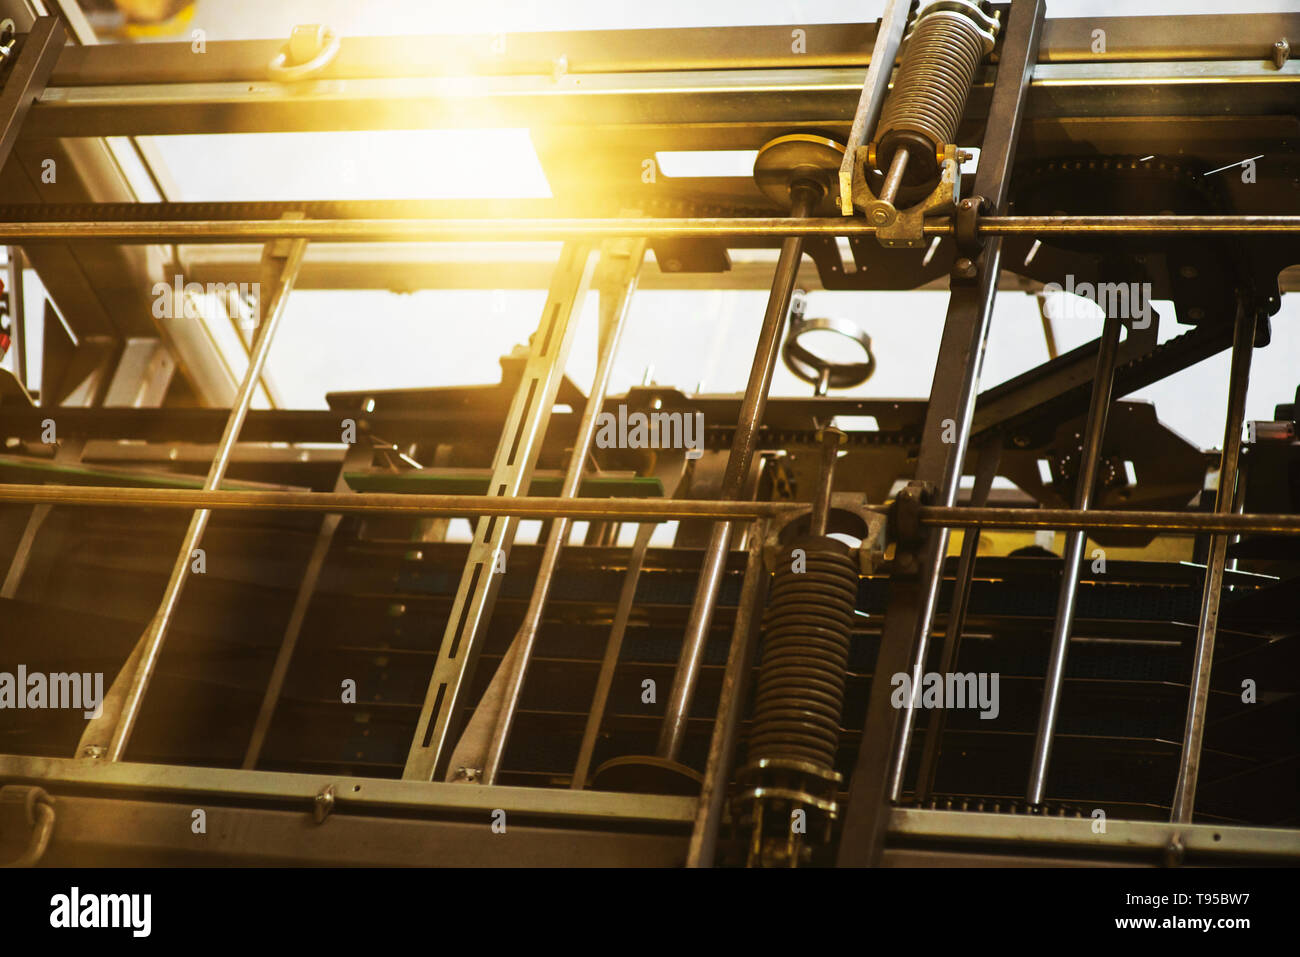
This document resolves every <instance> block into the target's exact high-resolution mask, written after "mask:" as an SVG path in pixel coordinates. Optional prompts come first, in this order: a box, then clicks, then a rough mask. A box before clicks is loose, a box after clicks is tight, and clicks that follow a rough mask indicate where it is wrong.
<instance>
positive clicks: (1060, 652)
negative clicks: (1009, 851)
mask: <svg viewBox="0 0 1300 957" xmlns="http://www.w3.org/2000/svg"><path fill="white" fill-rule="evenodd" d="M1121 325H1122V323H1121V322H1120V320H1119V317H1118V316H1107V317H1106V322H1105V324H1104V325H1103V326H1102V331H1101V344H1100V347H1099V348H1098V349H1097V375H1096V377H1095V378H1094V379H1093V383H1092V402H1091V404H1090V405H1089V407H1088V424H1087V425H1086V426H1085V427H1084V436H1083V448H1082V449H1081V451H1080V455H1079V473H1078V475H1076V476H1075V486H1074V507H1075V509H1077V510H1078V511H1080V512H1083V511H1087V510H1088V509H1089V508H1091V507H1092V496H1093V488H1094V486H1096V484H1097V471H1098V467H1099V465H1100V463H1101V446H1102V443H1103V442H1104V441H1105V439H1106V418H1107V414H1108V412H1109V411H1110V394H1111V390H1112V386H1113V384H1114V381H1115V357H1116V356H1117V355H1118V353H1119V331H1120V327H1121ZM1087 543H1088V533H1087V532H1085V531H1083V530H1082V529H1073V530H1071V531H1070V532H1068V533H1067V534H1066V536H1065V550H1064V552H1063V556H1062V557H1063V558H1064V562H1063V563H1062V567H1061V585H1060V590H1059V591H1058V592H1057V596H1056V620H1055V621H1054V622H1053V623H1052V640H1051V645H1050V648H1051V652H1050V657H1049V659H1048V663H1047V670H1046V672H1045V674H1044V675H1043V703H1042V706H1041V708H1040V710H1039V714H1038V734H1037V736H1036V737H1035V738H1034V760H1033V765H1032V766H1031V768H1030V770H1029V788H1028V800H1029V803H1030V804H1042V803H1043V792H1044V791H1045V790H1046V788H1047V767H1048V764H1049V763H1050V762H1051V759H1052V735H1053V734H1054V733H1055V731H1056V718H1057V715H1058V713H1059V712H1060V707H1061V685H1062V683H1063V682H1064V681H1065V659H1066V656H1067V655H1068V653H1069V650H1070V632H1071V630H1072V629H1073V628H1074V609H1075V598H1076V597H1077V595H1078V590H1079V567H1080V566H1081V565H1082V564H1083V550H1084V547H1085V546H1086V545H1087Z"/></svg>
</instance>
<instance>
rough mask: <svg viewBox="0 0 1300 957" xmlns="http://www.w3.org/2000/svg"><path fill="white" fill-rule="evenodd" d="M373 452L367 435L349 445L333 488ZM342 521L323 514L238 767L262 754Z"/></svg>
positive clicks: (342, 487)
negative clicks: (251, 731)
mask: <svg viewBox="0 0 1300 957" xmlns="http://www.w3.org/2000/svg"><path fill="white" fill-rule="evenodd" d="M373 454H374V450H373V447H372V443H371V441H370V438H369V436H366V437H365V438H363V439H362V442H359V443H357V444H354V445H352V446H350V447H349V448H348V452H347V455H345V456H344V458H343V462H342V463H341V464H340V465H339V474H338V477H337V478H336V479H335V480H334V491H335V492H345V491H346V490H347V488H348V481H347V473H348V472H350V471H352V470H353V469H354V468H359V467H364V466H368V465H369V464H370V460H371V458H372V457H373ZM342 520H343V516H342V515H337V514H330V515H326V516H325V518H324V519H323V520H322V521H321V525H320V528H319V529H317V531H316V541H315V542H314V543H313V544H312V550H311V556H310V557H309V558H308V559H307V568H306V570H305V571H304V572H303V576H302V580H301V581H300V582H299V583H298V592H297V594H296V595H295V596H294V601H293V609H292V611H290V613H289V623H288V624H287V625H286V626H285V629H284V638H283V639H281V641H280V648H279V650H278V651H277V652H276V655H275V663H274V664H273V665H272V666H271V677H270V679H269V680H268V681H267V683H266V691H265V692H264V693H263V695H262V704H261V706H260V707H259V708H258V711H257V718H256V719H255V720H254V721H253V733H252V734H251V735H250V736H249V739H248V748H247V749H246V750H245V751H244V760H243V763H242V764H241V765H240V767H242V768H243V769H244V770H246V771H251V770H253V769H254V768H256V767H257V761H258V759H259V758H260V757H261V756H262V747H263V746H264V745H265V744H266V735H267V732H268V731H270V730H271V721H272V719H274V717H275V709H276V707H277V706H278V705H279V703H280V695H281V694H282V693H283V691H284V682H285V679H286V678H287V677H288V675H289V665H290V663H291V662H292V661H293V653H294V651H295V650H296V649H297V647H298V636H299V635H300V634H301V633H302V626H303V622H305V621H306V620H307V612H308V610H309V609H310V608H311V603H312V598H313V597H314V596H315V594H316V585H317V583H318V582H319V581H320V576H321V572H322V571H324V569H325V560H326V558H328V557H329V552H330V546H331V545H332V544H333V542H334V534H335V533H336V532H337V531H338V527H339V524H340V523H341V522H342Z"/></svg>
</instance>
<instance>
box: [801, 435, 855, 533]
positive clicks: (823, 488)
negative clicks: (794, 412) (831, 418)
mask: <svg viewBox="0 0 1300 957" xmlns="http://www.w3.org/2000/svg"><path fill="white" fill-rule="evenodd" d="M819 437H820V438H821V442H822V457H821V470H820V472H819V474H818V479H817V495H816V497H815V498H814V499H813V507H812V516H811V519H810V527H809V534H812V535H825V534H826V524H827V522H828V521H830V515H831V492H832V490H833V489H834V487H835V460H836V459H837V458H839V454H840V445H841V443H843V441H844V440H845V438H847V436H846V435H845V434H844V433H843V432H841V431H840V430H839V429H834V428H825V429H822V430H821V432H820V433H819Z"/></svg>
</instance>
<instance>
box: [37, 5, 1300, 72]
mask: <svg viewBox="0 0 1300 957" xmlns="http://www.w3.org/2000/svg"><path fill="white" fill-rule="evenodd" d="M795 29H799V30H801V31H802V33H803V35H802V39H803V41H804V42H803V44H802V46H800V45H798V44H795V43H794V42H792V41H793V39H794V35H793V31H794V30H795ZM1098 29H1101V30H1104V31H1105V34H1106V49H1105V50H1104V51H1102V52H1098V50H1097V41H1096V38H1095V35H1094V31H1095V30H1098ZM876 30H877V25H876V24H875V23H827V24H817V23H812V24H809V23H791V24H789V25H785V26H782V25H772V26H743V27H731V26H724V27H687V28H672V29H662V28H656V29H648V30H566V31H563V32H539V33H523V32H520V33H509V34H495V35H493V34H457V35H436V34H435V35H414V36H411V35H399V36H388V37H344V38H343V39H342V42H341V44H340V47H339V52H338V55H337V56H336V57H334V59H333V60H331V61H330V62H329V63H328V64H326V65H325V66H324V67H322V68H321V70H320V72H319V73H318V74H316V77H315V78H316V79H319V80H341V79H354V78H360V77H401V76H408V77H409V76H428V75H429V74H430V73H432V72H435V71H436V72H437V73H440V74H444V75H446V74H454V73H463V74H469V75H480V76H482V75H520V74H530V73H531V74H547V75H549V74H551V73H553V72H554V71H555V70H556V68H557V63H558V62H559V61H561V60H562V61H563V66H564V68H565V69H566V70H567V71H568V72H569V73H572V74H577V73H623V72H629V71H631V72H646V71H654V70H708V69H744V68H759V69H772V68H779V67H818V66H858V65H863V64H865V63H866V62H867V61H868V57H869V53H870V51H871V48H872V44H873V43H874V42H875V38H876ZM1287 36H1290V37H1294V36H1300V15H1297V14H1283V13H1275V14H1255V15H1248V16H1242V15H1236V14H1206V15H1199V16H1152V17H1061V18H1053V19H1050V20H1048V21H1047V22H1046V23H1045V24H1044V25H1043V39H1042V42H1041V44H1040V45H1039V50H1038V61H1039V62H1040V63H1047V62H1052V63H1064V62H1070V61H1083V62H1088V63H1098V62H1106V61H1134V60H1159V59H1165V60H1216V59H1217V60H1245V59H1264V58H1265V57H1267V55H1268V50H1269V47H1270V46H1271V45H1272V44H1273V42H1274V41H1275V40H1277V39H1278V38H1279V37H1287ZM283 46H284V41H283V39H257V40H209V41H208V43H207V47H206V52H205V54H204V55H203V56H195V55H194V51H193V49H192V44H191V43H190V42H189V41H188V40H187V41H185V42H183V43H182V42H166V43H153V44H150V48H149V56H147V57H142V56H139V55H138V53H137V51H136V50H135V49H134V48H132V47H131V46H130V45H129V44H100V45H95V46H71V47H68V48H67V49H66V50H64V51H63V53H62V55H61V56H60V57H59V62H58V66H57V67H56V69H55V72H54V76H53V83H54V84H55V85H58V86H101V85H107V84H121V83H138V84H158V83H182V82H190V83H202V82H206V83H213V82H222V81H233V82H238V81H241V80H257V79H265V78H266V77H267V70H266V65H267V63H269V62H270V60H271V59H272V58H273V57H275V55H276V54H278V53H279V52H280V50H281V48H282V47H283Z"/></svg>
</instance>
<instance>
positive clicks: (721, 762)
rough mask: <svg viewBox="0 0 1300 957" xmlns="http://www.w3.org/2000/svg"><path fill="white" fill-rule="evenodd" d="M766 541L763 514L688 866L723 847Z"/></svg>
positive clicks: (752, 539)
mask: <svg viewBox="0 0 1300 957" xmlns="http://www.w3.org/2000/svg"><path fill="white" fill-rule="evenodd" d="M766 541H767V522H765V521H763V520H761V519H760V520H759V521H756V522H754V523H753V524H752V525H751V526H750V528H749V555H748V558H747V559H746V564H745V578H744V581H743V582H742V583H741V586H740V600H739V602H738V604H737V605H736V621H735V624H734V626H733V627H732V629H731V647H730V648H729V649H728V651H727V664H726V667H725V668H724V670H723V674H722V690H721V691H720V692H719V694H718V716H717V720H716V721H715V722H714V726H713V738H712V739H711V740H710V742H709V756H708V759H707V760H706V761H705V767H704V783H703V786H702V787H701V788H700V803H699V807H698V809H697V810H696V814H695V827H694V829H693V830H692V831H691V842H690V845H689V847H688V850H687V853H686V866H687V867H710V866H712V864H713V856H714V852H715V851H716V849H717V844H718V831H719V829H720V827H721V824H722V809H723V804H724V803H725V799H726V796H727V782H728V781H729V780H730V779H731V766H732V764H733V762H734V758H735V752H736V739H737V737H738V736H739V731H740V719H741V713H742V712H743V711H744V707H745V691H746V689H747V688H748V686H749V678H750V673H751V671H752V670H753V667H754V652H755V646H757V644H758V625H759V621H760V619H761V617H762V615H761V614H760V609H761V608H762V605H763V599H764V596H765V595H766V594H767V586H768V577H769V576H768V571H767V568H766V566H764V564H763V546H764V544H765V543H766Z"/></svg>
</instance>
